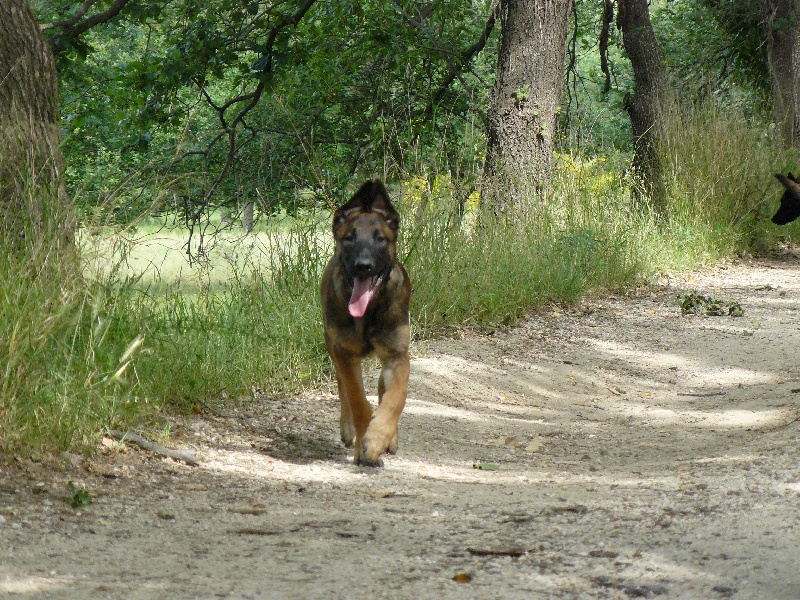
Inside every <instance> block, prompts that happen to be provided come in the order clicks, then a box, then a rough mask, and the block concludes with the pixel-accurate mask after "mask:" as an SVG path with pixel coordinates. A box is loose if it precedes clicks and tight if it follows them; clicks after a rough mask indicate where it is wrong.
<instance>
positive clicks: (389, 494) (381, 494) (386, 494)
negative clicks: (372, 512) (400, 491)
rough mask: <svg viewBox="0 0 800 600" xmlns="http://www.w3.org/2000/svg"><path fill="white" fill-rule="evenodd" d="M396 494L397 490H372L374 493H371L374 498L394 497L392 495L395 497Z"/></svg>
mask: <svg viewBox="0 0 800 600" xmlns="http://www.w3.org/2000/svg"><path fill="white" fill-rule="evenodd" d="M396 495H397V494H396V493H395V492H372V493H370V496H372V497H373V498H378V499H380V498H392V497H394V496H396Z"/></svg>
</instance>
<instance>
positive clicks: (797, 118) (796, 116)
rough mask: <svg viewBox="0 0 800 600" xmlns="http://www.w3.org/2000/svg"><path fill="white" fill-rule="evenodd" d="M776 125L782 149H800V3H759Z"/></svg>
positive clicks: (799, 0)
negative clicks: (765, 33) (799, 32)
mask: <svg viewBox="0 0 800 600" xmlns="http://www.w3.org/2000/svg"><path fill="white" fill-rule="evenodd" d="M762 2H763V4H762V11H763V17H764V24H765V27H766V32H767V60H768V64H769V72H770V77H771V79H772V98H773V106H774V112H775V126H776V130H777V133H778V136H779V138H780V140H781V142H782V143H783V145H784V146H787V147H790V148H800V35H798V21H799V20H800V19H799V18H800V0H762Z"/></svg>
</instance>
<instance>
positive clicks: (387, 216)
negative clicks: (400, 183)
mask: <svg viewBox="0 0 800 600" xmlns="http://www.w3.org/2000/svg"><path fill="white" fill-rule="evenodd" d="M353 210H360V211H363V212H378V213H380V215H381V217H383V219H384V220H385V221H386V223H387V224H388V225H389V227H391V228H392V229H394V230H395V231H396V230H397V228H398V226H399V224H400V215H399V214H398V213H397V211H396V210H395V208H394V206H392V201H391V200H390V199H389V192H387V191H386V186H384V185H383V183H382V182H381V181H380V179H376V180H375V181H366V182H364V183H363V184H362V185H361V187H360V188H358V191H357V192H356V193H355V194H354V195H353V197H352V198H350V200H348V201H347V203H346V204H345V205H343V206H341V207H339V208H338V209H337V210H336V212H335V213H334V215H333V225H334V227H336V225H337V224H338V223H340V222H341V221H342V220H344V219H345V218H346V217H347V213H349V212H351V211H353Z"/></svg>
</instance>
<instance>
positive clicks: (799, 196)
mask: <svg viewBox="0 0 800 600" xmlns="http://www.w3.org/2000/svg"><path fill="white" fill-rule="evenodd" d="M775 177H777V178H778V181H780V182H781V183H782V184H783V187H785V188H786V191H785V192H784V193H783V196H782V197H781V206H780V208H779V209H778V212H776V213H775V216H773V217H772V222H773V223H775V224H776V225H786V224H787V223H791V222H792V221H794V220H795V219H796V218H797V217H800V183H799V182H798V181H797V179H795V177H794V175H792V174H791V173H789V174H788V176H786V177H784V176H783V175H781V174H780V173H778V174H777V175H775Z"/></svg>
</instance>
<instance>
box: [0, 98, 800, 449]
mask: <svg viewBox="0 0 800 600" xmlns="http://www.w3.org/2000/svg"><path fill="white" fill-rule="evenodd" d="M672 129H673V135H672V137H671V138H670V139H669V140H668V143H667V144H666V145H665V148H664V154H665V157H666V159H665V164H666V165H667V168H666V172H667V177H668V182H667V183H668V186H667V187H668V189H669V192H670V193H669V198H670V204H669V206H668V211H667V212H668V216H669V218H668V219H666V220H664V219H661V220H656V219H654V218H653V217H652V216H651V215H650V214H649V213H648V212H647V211H646V210H643V209H642V207H641V206H640V205H638V204H637V203H636V202H635V201H634V200H633V199H632V195H631V192H630V190H631V187H632V185H635V182H632V181H631V180H630V176H629V175H628V174H627V170H626V168H625V167H626V165H625V163H624V162H620V161H619V160H612V159H610V158H607V157H600V158H598V157H594V158H591V157H586V156H583V155H581V154H579V153H575V154H569V153H565V154H561V155H559V156H558V157H557V160H556V166H555V169H554V172H555V177H554V181H553V183H552V186H551V191H550V192H549V195H548V196H547V197H546V199H545V201H544V202H542V203H540V204H535V205H534V206H533V207H532V208H531V210H529V211H527V212H526V213H525V214H524V215H517V216H515V217H513V218H504V219H495V218H492V217H484V218H479V217H478V216H476V215H475V214H474V213H468V214H467V215H462V214H461V213H460V212H459V210H458V207H457V206H456V202H455V201H454V200H453V198H452V196H454V195H455V194H450V193H449V192H448V186H447V185H446V183H447V178H446V177H442V178H440V180H439V184H437V185H436V186H435V193H433V194H428V195H426V196H425V198H424V201H423V200H422V199H421V198H420V197H416V196H415V195H414V193H408V194H406V195H405V196H403V195H402V194H401V195H398V196H397V205H398V208H399V210H400V211H401V214H402V217H403V228H402V231H403V237H402V238H401V240H400V242H401V243H400V249H401V250H400V252H401V256H402V257H403V260H404V263H405V264H406V267H407V269H408V271H409V273H410V275H411V279H412V283H413V287H414V293H413V296H412V327H413V331H414V334H415V336H417V337H425V336H430V335H435V334H437V333H439V332H442V331H446V330H448V329H452V328H460V327H465V326H469V327H479V328H489V327H497V326H504V325H509V324H513V323H514V322H516V321H518V320H519V319H520V318H522V317H523V316H524V315H525V314H526V312H527V311H529V310H531V309H532V308H535V307H537V306H542V305H547V304H550V303H558V304H562V303H572V302H575V301H577V300H579V299H580V298H582V297H583V296H585V295H586V294H588V293H595V292H601V291H607V290H621V289H624V288H626V287H627V286H631V285H636V284H638V283H640V282H642V281H643V280H646V279H647V278H648V277H650V276H651V275H653V274H654V273H659V272H664V271H680V270H687V269H692V268H697V267H700V266H704V265H707V264H710V263H713V262H714V261H716V260H718V259H720V258H722V257H725V256H731V255H735V254H737V253H739V252H743V251H752V250H753V249H762V248H769V247H772V246H774V245H775V244H776V243H777V242H778V241H780V239H781V238H783V237H785V236H791V235H794V234H796V231H797V229H796V227H797V226H795V225H793V226H790V227H788V228H785V229H783V230H777V229H776V228H775V227H773V226H771V224H769V223H768V221H767V218H766V217H767V216H768V215H769V214H770V212H771V210H773V209H774V208H775V207H777V199H778V197H779V196H780V193H781V190H780V186H779V185H778V184H777V182H775V181H774V179H773V178H772V173H773V171H778V170H784V171H785V170H787V167H788V165H789V161H790V158H789V156H788V155H786V154H784V153H783V152H782V151H780V150H778V149H775V148H774V147H773V146H772V145H771V144H770V143H769V137H768V136H767V135H766V134H765V133H764V131H765V130H764V128H760V127H756V126H754V125H751V124H748V123H747V122H746V121H744V120H743V119H740V118H737V116H736V115H731V114H719V113H710V112H708V111H706V112H703V111H694V112H687V113H686V114H685V115H684V116H683V117H682V119H681V120H680V122H678V123H677V124H676V125H675V126H674V127H673V128H672ZM408 189H411V187H410V186H408ZM473 210H474V208H473ZM328 220H329V215H325V214H321V215H315V216H311V217H308V218H303V219H292V220H290V221H285V222H281V223H280V224H271V225H267V226H264V227H261V228H260V230H259V233H258V234H257V235H254V236H251V237H249V238H242V239H238V238H236V237H235V236H234V237H228V238H224V237H219V238H217V239H216V245H215V246H214V247H212V248H211V250H210V253H209V255H208V256H209V259H210V260H209V262H207V263H203V264H201V265H199V266H195V267H193V268H191V269H189V268H188V266H187V264H186V261H185V255H184V253H183V250H182V248H183V244H184V243H185V241H186V232H184V231H180V230H166V229H162V228H160V227H157V226H156V225H155V224H153V223H149V224H148V223H143V224H140V225H139V227H138V229H137V230H136V233H135V235H134V234H132V233H131V232H126V233H119V232H110V231H109V230H108V229H104V230H98V231H99V233H97V234H95V233H92V230H90V229H88V228H87V229H84V230H83V231H82V233H81V235H80V236H79V240H80V245H81V247H82V250H83V256H82V260H83V270H82V271H81V270H78V269H65V268H64V264H65V263H64V262H63V261H61V260H55V259H54V257H53V256H52V253H51V252H50V251H49V249H48V248H49V247H48V243H47V240H48V237H52V236H53V235H56V233H57V227H58V225H57V224H58V222H59V218H56V217H54V218H53V219H52V220H51V227H52V231H51V232H50V233H45V235H42V236H36V235H33V234H31V235H30V236H27V237H25V240H26V245H25V247H24V248H23V249H22V250H20V248H19V240H18V239H16V238H15V239H12V238H10V237H9V236H8V234H4V235H5V237H4V238H2V239H0V246H2V248H0V289H2V295H0V309H1V310H2V317H3V318H2V320H0V365H1V366H2V368H3V370H4V374H3V375H4V376H3V380H2V384H0V428H1V430H2V438H1V439H0V447H2V448H5V449H6V450H7V451H19V452H33V451H48V450H54V449H66V448H76V447H77V448H80V447H82V446H84V447H91V446H92V444H94V443H95V441H96V435H97V433H98V432H99V431H100V430H101V429H102V428H104V427H117V428H123V427H129V426H140V425H142V424H144V425H147V423H148V422H152V420H153V419H154V418H157V416H158V414H160V413H161V412H162V411H164V410H172V411H174V410H178V411H189V410H191V409H192V408H194V407H195V406H197V405H198V404H200V403H207V402H208V401H212V402H213V401H215V400H216V399H218V398H219V397H220V396H221V395H223V393H225V394H227V395H228V396H231V397H235V396H238V395H241V394H250V393H251V389H252V388H253V387H256V388H259V389H261V390H263V391H265V392H267V393H272V394H292V393H296V392H297V391H298V390H301V389H303V388H308V387H313V386H315V385H319V384H320V383H321V382H322V381H323V380H325V379H326V378H328V377H330V374H331V370H330V365H329V362H328V359H327V357H326V354H325V349H324V344H323V341H322V328H321V322H320V311H319V299H318V282H319V278H320V275H321V271H322V268H323V266H324V264H325V262H326V260H327V258H328V256H329V254H330V250H331V241H330V234H329V233H328V232H329V224H328ZM787 232H788V233H787ZM12 247H13V248H16V250H15V251H14V252H11V251H8V250H9V248H12Z"/></svg>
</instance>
